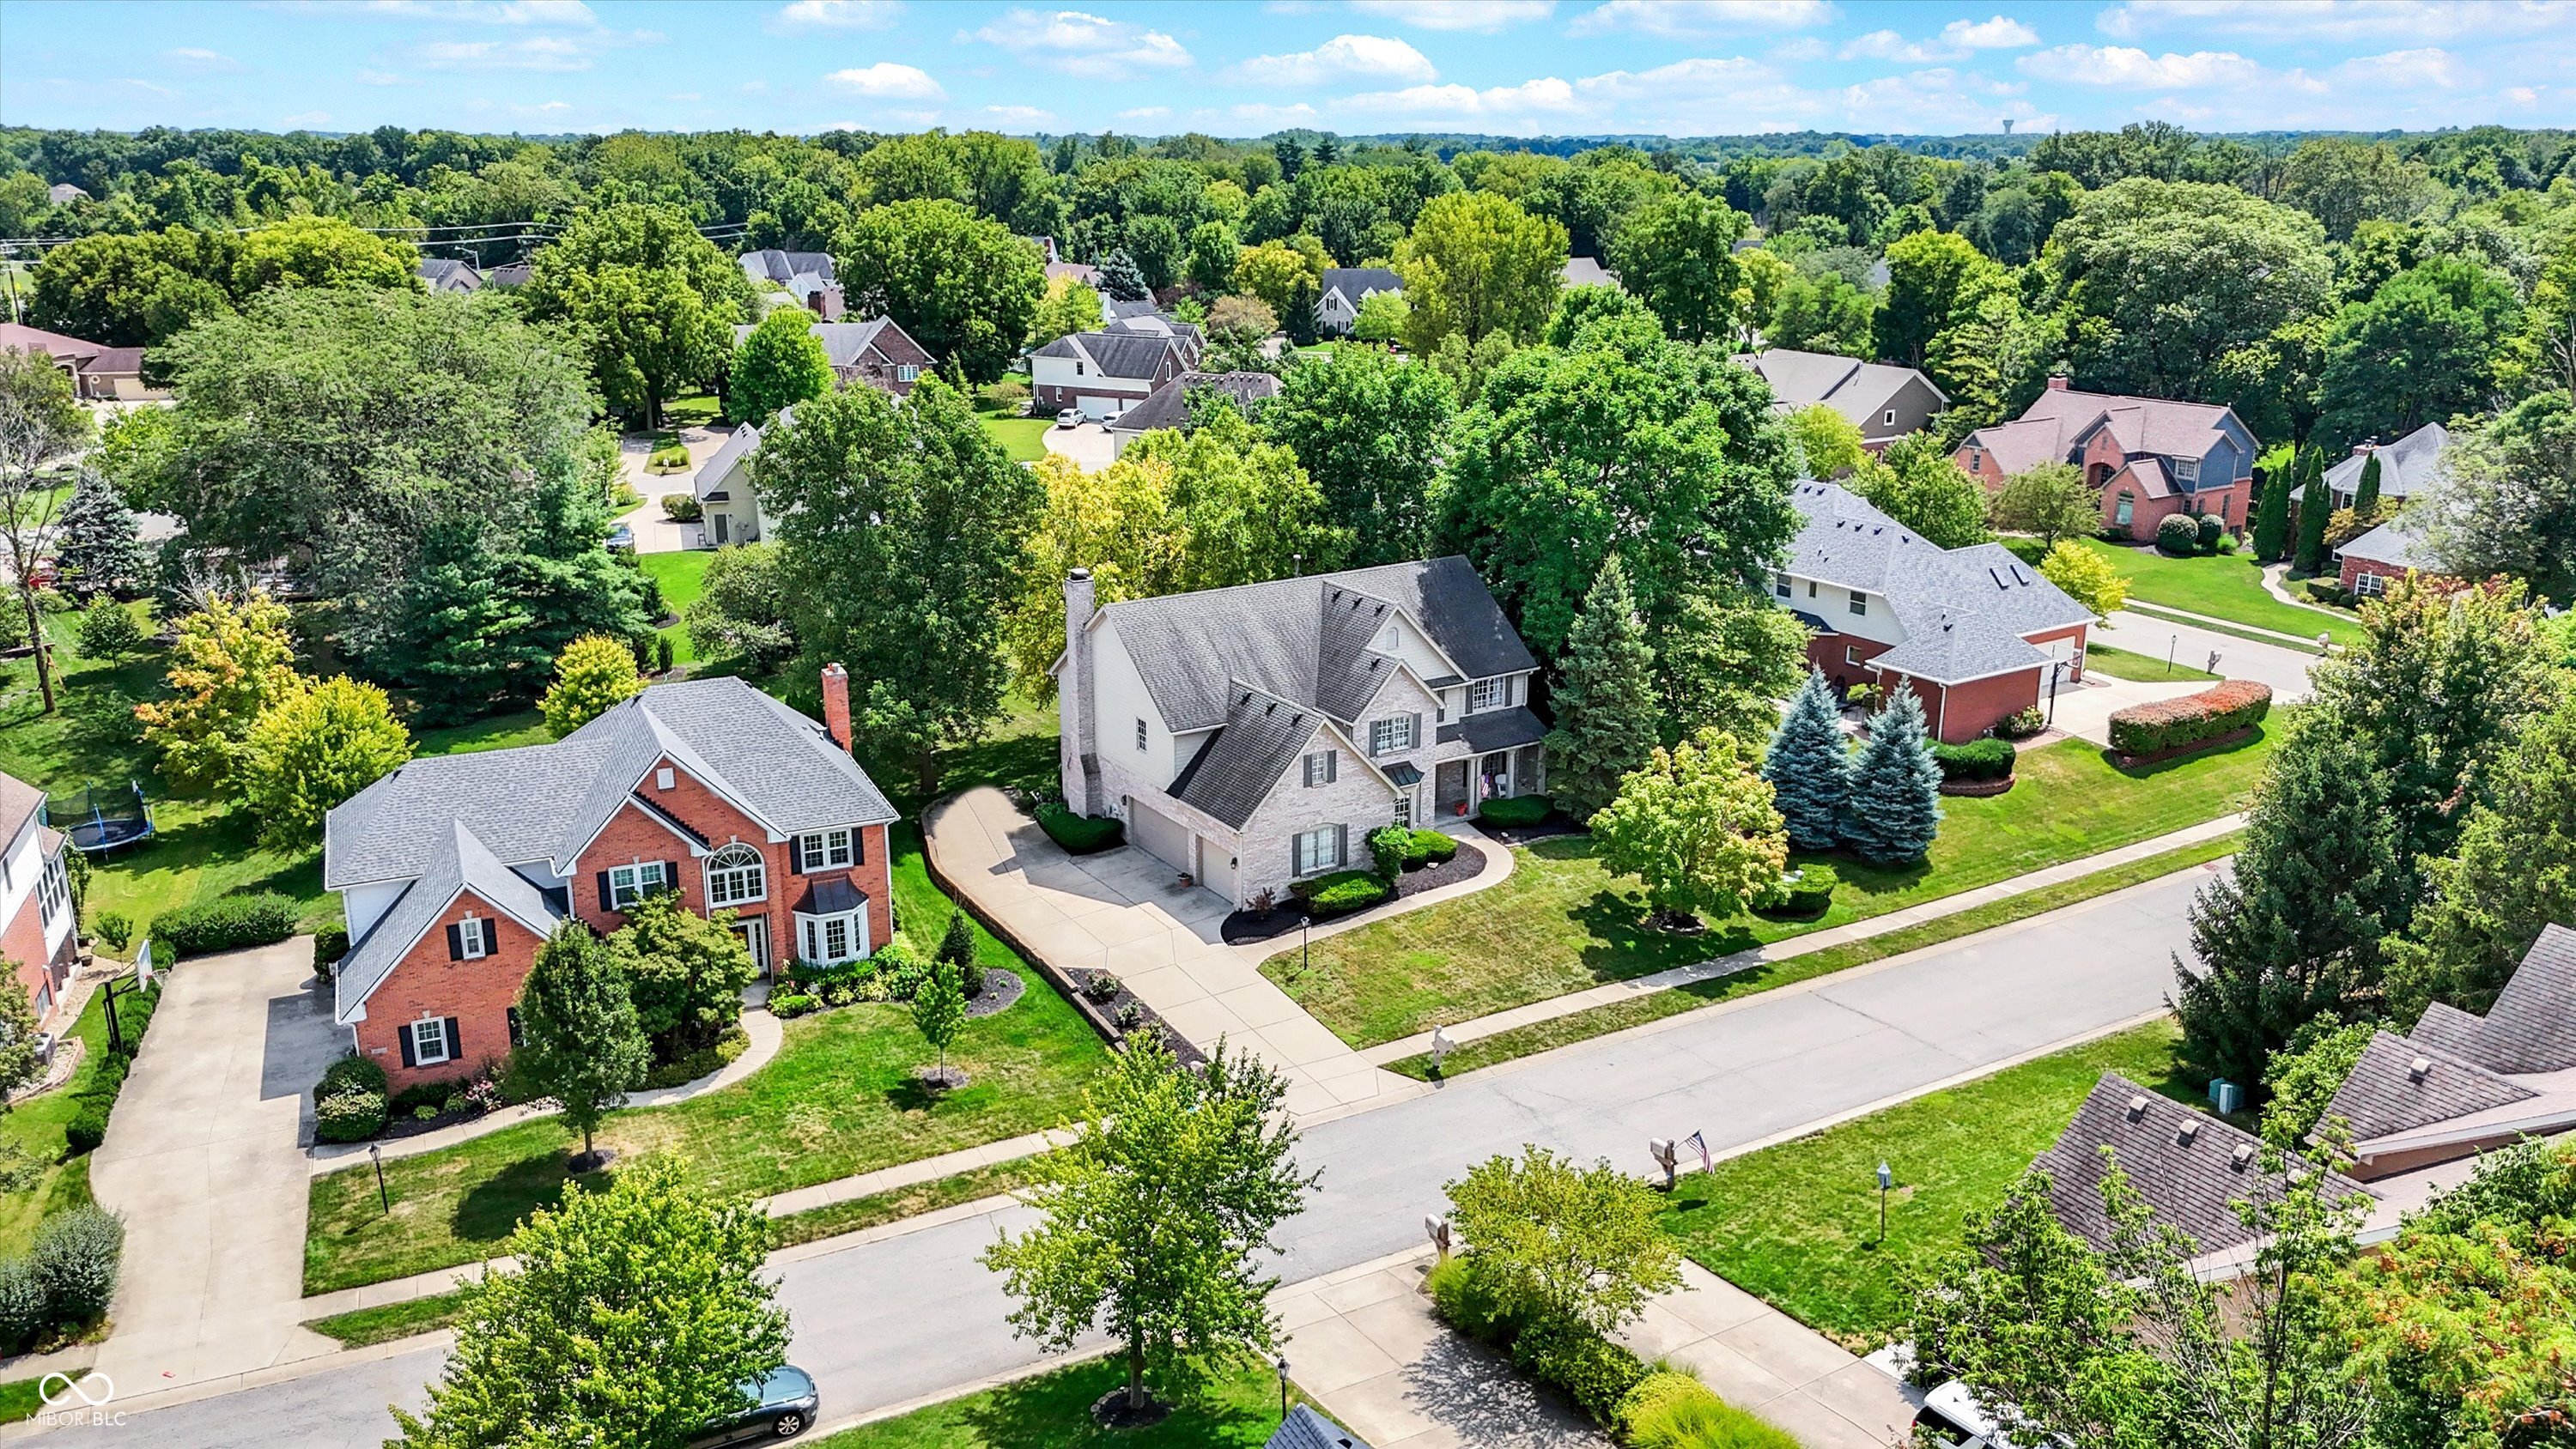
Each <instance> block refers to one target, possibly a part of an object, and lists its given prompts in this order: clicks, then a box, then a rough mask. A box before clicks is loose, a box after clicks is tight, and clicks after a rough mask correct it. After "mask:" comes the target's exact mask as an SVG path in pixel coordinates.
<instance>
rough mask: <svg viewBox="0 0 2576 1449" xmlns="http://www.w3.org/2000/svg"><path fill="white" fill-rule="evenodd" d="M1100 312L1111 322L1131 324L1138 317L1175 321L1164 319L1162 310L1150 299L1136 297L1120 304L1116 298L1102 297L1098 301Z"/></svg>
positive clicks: (1169, 318) (1168, 320)
mask: <svg viewBox="0 0 2576 1449" xmlns="http://www.w3.org/2000/svg"><path fill="white" fill-rule="evenodd" d="M1100 312H1101V315H1102V316H1103V317H1105V318H1107V319H1108V320H1109V321H1112V322H1132V321H1134V320H1135V319H1137V318H1139V317H1162V318H1163V320H1164V321H1166V322H1170V321H1175V320H1177V319H1175V318H1171V317H1164V316H1163V309H1162V308H1160V307H1157V306H1155V305H1154V299H1153V298H1151V297H1138V298H1136V299H1135V300H1134V301H1132V302H1122V301H1120V300H1119V299H1118V298H1116V297H1103V298H1101V299H1100Z"/></svg>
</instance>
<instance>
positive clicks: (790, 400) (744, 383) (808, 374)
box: [725, 307, 832, 423]
mask: <svg viewBox="0 0 2576 1449" xmlns="http://www.w3.org/2000/svg"><path fill="white" fill-rule="evenodd" d="M831 390H832V359H831V357H830V356H829V355H828V354H826V353H825V352H824V351H823V343H822V341H821V339H819V338H817V337H816V336H815V335H814V314H813V313H811V312H808V311H806V310H805V309H804V308H802V307H772V308H770V309H769V315H768V316H766V317H763V318H761V319H760V325H759V326H757V327H754V328H752V329H751V331H750V333H749V334H747V335H746V336H745V337H744V338H743V339H742V341H741V343H740V344H739V345H737V346H736V347H735V348H734V350H733V365H732V367H731V368H729V369H728V370H727V372H726V374H725V413H726V415H727V416H729V417H731V418H732V419H733V420H734V421H735V422H737V423H767V422H768V421H769V420H770V419H771V418H773V417H776V416H777V415H778V410H779V409H780V408H784V407H792V406H794V405H795V404H797V403H801V402H803V401H805V400H806V399H807V398H815V397H821V396H822V395H823V394H825V393H827V392H830V391H831Z"/></svg>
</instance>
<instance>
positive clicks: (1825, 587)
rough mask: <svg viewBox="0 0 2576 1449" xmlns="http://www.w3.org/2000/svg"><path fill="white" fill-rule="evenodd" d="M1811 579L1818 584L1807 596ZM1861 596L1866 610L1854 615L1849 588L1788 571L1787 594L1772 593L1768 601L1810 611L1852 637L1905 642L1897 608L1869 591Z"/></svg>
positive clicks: (1880, 641)
mask: <svg viewBox="0 0 2576 1449" xmlns="http://www.w3.org/2000/svg"><path fill="white" fill-rule="evenodd" d="M1811 582H1812V583H1815V584H1816V586H1817V587H1816V595H1815V597H1814V598H1809V597H1808V596H1807V585H1808V584H1809V583H1811ZM1862 597H1863V598H1865V599H1866V600H1867V601H1868V603H1869V612H1868V613H1866V614H1855V613H1853V612H1852V611H1851V590H1850V589H1848V588H1845V587H1844V586H1843V585H1841V584H1837V583H1833V582H1830V581H1827V580H1809V579H1805V578H1801V577H1799V576H1798V575H1796V574H1791V575H1790V576H1789V597H1787V598H1785V599H1784V598H1781V597H1780V596H1779V594H1778V593H1776V592H1775V593H1773V594H1772V596H1771V602H1773V603H1775V604H1778V605H1780V606H1781V607H1783V608H1788V609H1796V610H1799V611H1800V612H1802V613H1808V614H1813V615H1815V616H1816V617H1817V618H1819V619H1822V620H1824V621H1825V627H1826V628H1828V629H1831V630H1833V631H1834V632H1835V633H1837V634H1849V635H1851V636H1852V637H1853V638H1855V639H1867V640H1869V641H1871V642H1872V643H1877V644H1902V643H1904V642H1905V627H1904V626H1903V625H1901V624H1899V623H1897V622H1896V610H1895V609H1893V608H1891V607H1889V605H1888V602H1887V600H1886V599H1885V598H1883V597H1881V596H1880V595H1877V594H1870V593H1864V594H1863V596H1862Z"/></svg>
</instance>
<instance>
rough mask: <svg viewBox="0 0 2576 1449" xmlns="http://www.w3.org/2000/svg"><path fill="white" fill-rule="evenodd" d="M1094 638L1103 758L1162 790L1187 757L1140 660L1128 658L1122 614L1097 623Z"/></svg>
mask: <svg viewBox="0 0 2576 1449" xmlns="http://www.w3.org/2000/svg"><path fill="white" fill-rule="evenodd" d="M1091 641H1092V643H1091V663H1092V672H1093V676H1094V677H1093V683H1092V689H1091V698H1092V709H1093V714H1092V726H1093V730H1094V733H1093V735H1092V738H1093V739H1094V740H1096V741H1098V744H1097V745H1096V746H1095V748H1096V749H1097V750H1098V751H1099V754H1100V761H1101V763H1102V764H1103V765H1108V764H1112V763H1115V764H1116V765H1118V766H1119V767H1120V768H1121V769H1123V770H1125V771H1126V772H1127V773H1128V774H1129V775H1131V776H1134V777H1138V778H1141V779H1143V780H1144V781H1145V782H1146V783H1148V784H1150V785H1152V786H1153V787H1154V788H1155V789H1157V790H1160V789H1163V788H1164V787H1166V786H1168V785H1170V784H1171V783H1172V777H1173V776H1174V775H1177V774H1179V773H1180V772H1181V765H1182V764H1183V763H1186V757H1183V756H1180V755H1179V752H1178V747H1177V745H1176V742H1175V741H1174V740H1173V738H1172V732H1171V730H1170V729H1169V728H1167V727H1165V725H1164V724H1163V716H1162V712H1161V711H1160V710H1157V709H1156V708H1154V697H1153V696H1152V695H1150V694H1148V693H1146V692H1145V678H1144V676H1143V675H1141V674H1139V673H1137V672H1136V661H1135V660H1134V659H1132V658H1130V657H1128V654H1127V645H1126V644H1125V642H1124V641H1122V640H1121V639H1120V638H1119V637H1118V621H1117V618H1116V617H1115V616H1114V615H1113V616H1110V617H1107V618H1104V619H1102V620H1101V621H1100V622H1099V623H1098V624H1097V625H1095V626H1094V627H1093V629H1092V635H1091ZM1140 719H1141V720H1143V721H1144V722H1145V748H1143V749H1141V750H1140V749H1138V748H1136V721H1138V720H1140ZM1192 738H1193V739H1195V738H1197V737H1196V736H1192Z"/></svg>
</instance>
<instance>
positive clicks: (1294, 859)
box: [1288, 835, 1306, 875]
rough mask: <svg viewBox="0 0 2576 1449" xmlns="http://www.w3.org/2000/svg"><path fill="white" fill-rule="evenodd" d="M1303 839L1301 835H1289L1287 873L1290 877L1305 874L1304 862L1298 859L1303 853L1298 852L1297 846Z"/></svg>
mask: <svg viewBox="0 0 2576 1449" xmlns="http://www.w3.org/2000/svg"><path fill="white" fill-rule="evenodd" d="M1303 839H1305V837H1304V836H1302V835H1291V836H1289V837H1288V873H1289V874H1290V875H1304V874H1305V873H1306V862H1305V861H1303V860H1301V859H1299V857H1300V856H1301V855H1303V854H1304V853H1305V852H1304V851H1302V850H1300V849H1299V848H1298V845H1297V843H1298V842H1299V841H1301V840H1303Z"/></svg>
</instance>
